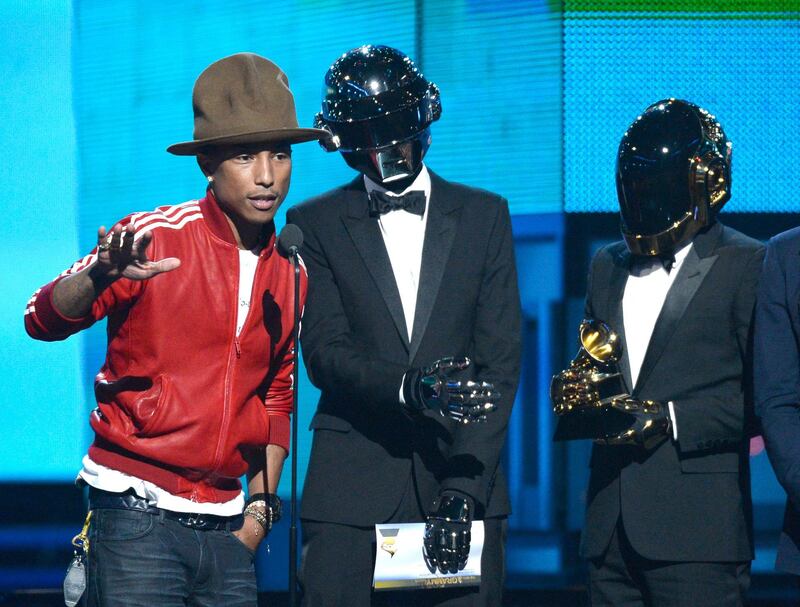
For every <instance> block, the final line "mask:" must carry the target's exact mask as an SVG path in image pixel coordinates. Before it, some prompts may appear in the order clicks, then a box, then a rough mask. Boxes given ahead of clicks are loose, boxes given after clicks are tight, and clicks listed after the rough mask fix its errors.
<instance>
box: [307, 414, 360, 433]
mask: <svg viewBox="0 0 800 607" xmlns="http://www.w3.org/2000/svg"><path fill="white" fill-rule="evenodd" d="M308 429H309V430H333V431H334V432H350V430H352V429H353V426H352V425H351V424H350V422H349V421H347V420H346V419H342V418H341V417H337V416H336V415H331V414H329V413H317V414H316V415H314V417H313V419H312V420H311V424H309V426H308Z"/></svg>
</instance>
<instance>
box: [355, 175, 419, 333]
mask: <svg viewBox="0 0 800 607" xmlns="http://www.w3.org/2000/svg"><path fill="white" fill-rule="evenodd" d="M364 186H365V187H366V188H367V194H369V193H370V192H372V191H375V190H377V191H378V192H384V193H385V194H387V195H388V196H402V195H403V194H407V193H408V192H412V191H415V190H421V191H423V192H425V212H424V213H423V214H422V217H420V216H419V215H414V214H413V213H409V212H408V211H404V210H402V209H398V210H396V211H389V212H388V213H385V214H383V215H381V216H380V218H379V219H378V225H379V226H380V229H381V236H383V244H384V245H386V252H387V253H388V254H389V261H390V262H391V264H392V272H393V273H394V279H395V282H396V283H397V290H398V291H399V292H400V302H401V303H402V304H403V316H405V320H406V331H407V337H408V341H411V337H412V335H411V333H412V331H413V329H414V312H415V311H416V309H417V291H418V290H419V273H420V268H421V267H422V245H423V244H424V243H425V226H426V225H427V223H428V201H429V200H430V197H431V176H430V173H428V169H427V168H426V167H425V166H424V165H423V166H422V170H421V171H420V172H419V175H417V178H416V179H415V180H414V182H413V183H412V184H411V185H410V186H408V187H407V188H406V189H405V190H403V191H402V192H401V193H400V194H395V193H394V192H390V191H389V190H387V189H386V188H384V187H383V186H382V185H380V184H378V183H375V182H374V181H372V180H371V179H370V178H369V177H367V176H366V175H364Z"/></svg>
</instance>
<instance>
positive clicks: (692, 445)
mask: <svg viewBox="0 0 800 607" xmlns="http://www.w3.org/2000/svg"><path fill="white" fill-rule="evenodd" d="M763 259H764V250H763V249H762V248H759V249H757V250H756V251H755V252H754V253H753V255H752V256H751V257H750V259H749V260H748V261H747V265H746V266H745V267H744V268H742V270H741V272H740V273H737V275H736V277H735V279H736V280H737V281H739V287H738V290H737V293H736V299H735V302H734V309H733V313H734V322H735V324H736V342H737V345H738V348H739V352H740V355H741V357H742V358H743V360H744V378H743V384H744V385H743V391H744V394H745V403H744V407H742V405H741V402H739V401H738V400H728V399H722V398H701V399H691V398H689V399H685V400H681V401H675V403H674V407H675V421H676V424H677V429H678V444H679V445H680V448H681V451H683V452H691V451H700V450H704V449H711V448H719V447H722V446H724V445H725V444H738V443H740V442H741V441H742V438H744V437H745V436H746V435H747V434H748V432H747V431H748V427H749V425H750V422H751V420H752V417H753V399H752V391H751V390H750V380H749V377H748V376H749V375H750V374H749V370H750V368H751V366H752V334H751V326H752V319H753V310H754V306H755V299H756V287H757V284H758V277H759V274H760V270H761V264H762V261H763Z"/></svg>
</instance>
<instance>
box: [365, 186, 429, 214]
mask: <svg viewBox="0 0 800 607" xmlns="http://www.w3.org/2000/svg"><path fill="white" fill-rule="evenodd" d="M390 211H408V212H409V213H413V214H414V215H419V216H420V217H422V216H423V215H424V214H425V192H423V191H422V190H414V191H411V192H408V193H407V194H403V195H402V196H390V195H389V194H385V193H384V192H379V191H378V190H372V191H371V192H370V193H369V216H370V217H380V216H381V215H385V214H386V213H388V212H390Z"/></svg>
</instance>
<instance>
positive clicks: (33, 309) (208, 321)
mask: <svg viewBox="0 0 800 607" xmlns="http://www.w3.org/2000/svg"><path fill="white" fill-rule="evenodd" d="M128 223H133V224H134V225H135V226H136V227H137V234H139V235H140V234H141V233H142V232H144V231H151V232H152V235H153V238H152V242H151V244H150V246H149V248H148V255H149V257H150V258H151V259H163V258H165V257H177V258H178V259H180V260H181V265H180V267H178V268H177V269H175V270H173V271H171V272H168V273H166V274H160V275H158V276H155V277H153V278H151V279H149V280H147V281H133V280H128V279H125V278H123V279H119V280H117V281H116V282H114V283H113V284H112V285H111V286H110V287H109V288H107V289H106V290H105V291H103V293H102V294H101V295H100V297H98V299H97V300H96V301H95V302H94V304H93V305H92V309H91V312H90V314H89V315H88V316H87V317H86V318H65V317H64V316H63V315H61V314H60V313H59V312H58V311H57V310H56V309H55V307H54V306H53V303H52V292H53V286H54V285H55V284H56V283H57V282H58V281H59V280H60V279H61V278H63V277H64V276H67V275H69V274H72V273H74V272H78V271H79V270H81V269H83V268H85V267H86V266H87V265H89V264H91V263H93V262H94V260H95V259H96V249H95V250H93V251H92V252H91V253H90V254H89V255H87V256H86V257H84V258H83V259H81V260H79V261H78V262H76V263H75V264H74V265H73V266H72V267H71V268H70V269H68V270H67V271H65V272H64V273H63V274H61V275H60V276H59V277H57V278H56V279H55V280H54V281H52V282H50V283H48V284H47V285H45V286H44V287H42V288H41V289H39V290H38V291H36V293H34V295H33V297H32V298H31V300H30V302H29V303H28V307H27V309H26V311H25V328H26V330H27V332H28V334H29V335H31V337H34V338H36V339H42V340H48V341H52V340H60V339H64V338H66V337H68V336H69V335H72V334H73V333H76V332H77V331H79V330H81V329H84V328H86V327H88V326H90V325H91V324H93V323H94V322H95V321H97V320H100V319H101V318H103V317H105V316H107V317H108V350H107V354H106V360H105V363H104V364H103V367H102V369H101V370H100V372H99V373H98V374H97V377H96V378H95V394H96V397H97V408H96V409H95V410H94V411H93V412H92V415H91V426H92V428H93V429H94V431H95V440H94V443H93V444H92V446H91V447H90V449H89V456H90V457H91V458H92V459H93V460H94V461H95V462H97V463H98V464H102V465H104V466H108V467H110V468H114V469H115V470H119V471H121V472H125V473H127V474H131V475H133V476H136V477H138V478H141V479H144V480H147V481H150V482H153V483H155V484H156V485H158V486H159V487H162V488H163V489H166V490H167V491H169V492H170V493H172V494H173V495H178V496H180V497H184V498H186V499H191V500H194V501H198V502H224V501H228V500H230V499H232V498H233V497H235V496H236V495H237V493H238V492H239V491H240V490H241V484H240V482H239V477H240V476H242V475H243V474H244V473H245V471H246V470H247V461H246V458H247V456H248V454H249V452H252V451H254V450H255V449H257V448H259V447H263V446H264V445H266V444H269V443H271V444H277V445H280V446H282V447H284V448H286V449H287V450H288V447H289V414H290V413H291V408H292V376H293V371H294V369H293V366H292V348H291V337H292V314H293V310H294V295H293V293H294V291H293V289H294V271H293V269H292V267H291V264H290V263H289V262H288V260H287V259H285V258H284V257H282V256H281V255H279V254H278V251H277V249H276V247H275V240H276V239H275V230H274V226H272V229H271V232H270V234H269V237H268V238H269V240H268V242H267V243H266V246H265V248H264V249H263V250H262V252H261V254H260V257H259V260H258V266H257V269H256V274H255V279H254V283H253V290H252V296H251V302H250V310H249V313H248V316H247V320H246V322H245V325H244V327H243V328H242V330H241V333H240V334H239V336H238V337H237V336H236V315H237V304H238V289H239V285H238V282H239V251H238V249H237V247H236V244H235V240H234V236H233V233H232V231H231V228H230V226H229V224H228V221H227V219H226V217H225V215H224V214H223V213H222V211H221V210H220V208H219V206H218V205H217V202H216V200H214V198H213V195H212V194H211V192H210V191H209V193H208V195H207V196H206V198H204V199H202V200H199V201H197V200H194V201H190V202H187V203H184V204H180V205H175V206H164V207H159V208H158V209H156V210H155V211H153V212H149V213H135V214H133V215H130V216H129V217H126V218H125V219H124V220H122V222H121V224H122V225H126V224H128ZM306 284H307V276H306V274H305V270H304V269H303V270H302V271H301V286H300V289H301V290H300V293H301V308H302V304H303V302H304V301H305V293H306Z"/></svg>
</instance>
